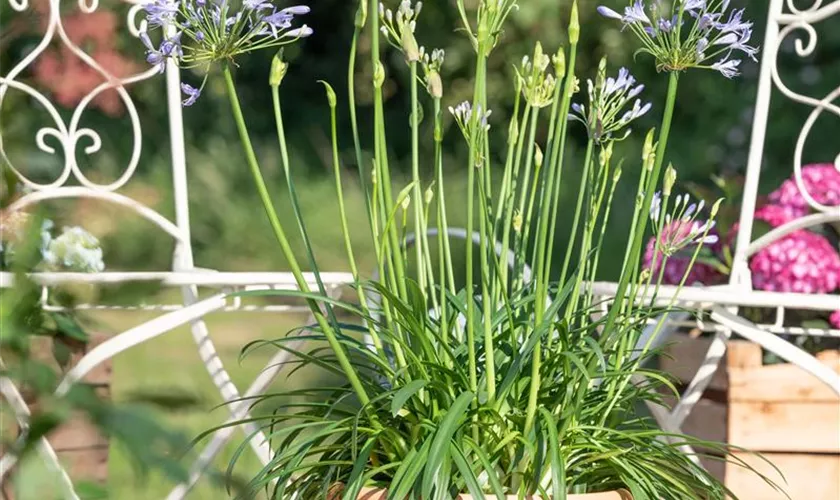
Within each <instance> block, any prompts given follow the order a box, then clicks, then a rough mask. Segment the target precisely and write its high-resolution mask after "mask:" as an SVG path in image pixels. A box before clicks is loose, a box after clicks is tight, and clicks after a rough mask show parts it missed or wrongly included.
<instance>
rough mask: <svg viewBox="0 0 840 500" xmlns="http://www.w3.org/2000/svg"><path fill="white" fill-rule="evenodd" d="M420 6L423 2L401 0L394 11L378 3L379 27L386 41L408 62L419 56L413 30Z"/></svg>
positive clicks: (414, 60)
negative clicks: (380, 24)
mask: <svg viewBox="0 0 840 500" xmlns="http://www.w3.org/2000/svg"><path fill="white" fill-rule="evenodd" d="M422 8H423V2H420V1H418V2H414V3H413V4H412V2H411V0H402V1H401V2H400V6H399V8H397V12H396V13H394V12H393V11H392V10H391V9H387V8H385V4H383V3H381V2H380V4H379V19H380V21H381V22H382V26H380V28H379V29H380V31H382V34H383V35H384V36H385V38H386V39H387V40H388V42H389V43H390V44H391V45H393V46H394V47H395V48H396V49H397V50H399V51H401V52H402V53H403V54H404V55H405V58H406V60H407V61H408V62H417V61H419V60H420V58H421V55H420V49H419V48H418V47H417V40H416V39H415V38H414V30H415V29H416V28H417V17H418V16H419V15H420V10H421V9H422Z"/></svg>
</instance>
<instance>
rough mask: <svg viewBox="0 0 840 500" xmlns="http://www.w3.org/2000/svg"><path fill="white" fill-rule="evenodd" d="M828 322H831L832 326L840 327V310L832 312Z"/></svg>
mask: <svg viewBox="0 0 840 500" xmlns="http://www.w3.org/2000/svg"><path fill="white" fill-rule="evenodd" d="M828 322H829V323H831V326H832V327H834V328H840V311H834V312H833V313H831V316H829V317H828Z"/></svg>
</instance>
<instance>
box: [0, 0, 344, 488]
mask: <svg viewBox="0 0 840 500" xmlns="http://www.w3.org/2000/svg"><path fill="white" fill-rule="evenodd" d="M9 3H10V5H11V7H12V8H13V9H14V10H15V11H19V12H22V11H25V10H26V9H28V8H29V0H9ZM131 3H132V6H131V7H130V9H129V13H128V17H127V25H128V29H129V31H130V32H131V34H132V35H133V36H135V37H136V36H138V35H139V33H140V32H141V31H143V30H145V28H146V21H145V20H141V21H140V22H139V24H138V22H137V18H138V15H139V14H141V13H142V0H133V1H132V2H131ZM59 4H60V0H49V19H48V22H47V26H46V29H45V33H44V36H43V38H42V39H41V41H40V42H39V43H38V44H37V46H36V47H35V48H34V49H33V50H32V51H31V52H30V53H29V54H27V55H26V56H25V57H24V58H23V59H22V60H21V61H20V62H18V63H17V64H16V65H15V66H13V67H12V68H11V69H9V70H8V71H7V72H5V74H0V109H2V105H3V102H4V100H5V98H6V96H7V93H8V92H10V91H18V92H23V93H25V94H27V95H28V96H30V97H31V98H32V99H33V101H34V102H37V103H38V104H39V105H40V106H41V107H42V108H43V109H44V110H45V111H46V112H47V113H48V115H49V116H50V117H51V118H52V120H53V122H54V123H53V124H52V125H49V126H44V127H42V128H41V129H40V130H38V132H37V134H36V136H35V139H36V144H37V146H38V148H39V149H40V150H42V151H44V152H45V153H48V154H53V155H61V156H63V160H64V165H63V168H62V169H61V171H60V173H59V174H58V176H57V177H56V179H55V180H53V181H52V182H47V183H38V182H35V181H33V180H31V179H29V178H27V176H26V175H25V173H24V172H23V171H21V170H19V169H17V168H16V167H15V164H14V162H13V161H12V159H11V158H9V157H8V156H7V154H6V149H5V148H4V145H3V136H2V131H0V154H2V156H3V160H4V161H5V163H6V165H7V166H9V167H10V168H11V169H12V170H13V172H14V173H15V174H16V175H17V177H18V178H19V179H20V181H21V182H22V183H23V184H24V185H25V186H26V187H27V188H28V189H29V190H30V192H29V193H28V194H26V195H24V196H22V197H21V198H19V199H18V200H17V201H16V202H15V203H14V204H13V205H12V206H10V207H8V211H9V212H14V211H17V210H24V209H26V208H27V207H29V206H31V205H33V204H36V203H40V202H43V201H47V200H54V199H61V198H93V199H98V200H101V201H103V202H106V203H110V204H114V205H119V206H122V207H124V208H126V209H128V210H129V211H130V212H133V213H134V214H136V215H138V216H140V217H143V218H145V219H146V220H148V221H149V222H151V223H153V224H154V225H155V226H157V227H158V228H160V229H161V230H162V231H163V232H165V233H166V234H168V235H169V236H171V237H172V238H174V240H175V251H174V255H173V261H172V270H171V271H168V272H154V273H148V272H146V273H137V272H103V273H95V274H80V273H36V274H33V275H32V278H33V279H34V280H36V281H37V282H38V283H40V284H41V285H42V286H43V294H42V299H43V301H44V305H45V307H47V308H50V307H52V306H50V305H49V304H48V303H47V299H48V296H49V290H50V287H52V286H55V285H58V284H61V283H67V282H85V283H93V284H109V283H126V282H136V281H156V282H158V283H160V284H161V285H163V286H169V287H176V288H179V289H180V290H181V294H182V298H183V302H182V303H181V304H153V305H142V306H136V307H127V308H122V307H114V306H106V305H99V304H82V305H80V306H77V307H79V308H82V309H141V310H148V311H157V312H159V313H161V314H160V315H159V316H158V317H156V318H155V319H153V320H151V321H148V322H146V323H144V324H142V325H139V326H137V327H134V328H131V329H129V330H126V331H125V332H122V333H121V334H119V335H117V336H115V337H112V338H111V339H109V340H107V341H105V342H104V343H102V344H100V345H99V346H97V347H95V348H93V349H92V350H91V351H90V352H89V353H87V354H86V355H85V356H84V357H83V358H82V359H81V360H80V362H79V363H78V365H76V366H75V367H74V368H73V369H72V370H70V371H69V372H68V373H67V374H66V376H65V378H64V380H63V381H62V383H61V385H60V386H59V388H58V393H60V394H61V393H65V392H66V391H67V390H69V388H70V387H71V386H72V384H74V383H76V382H77V381H79V380H81V379H82V378H84V376H85V375H86V374H87V373H89V372H90V371H91V370H93V369H94V368H95V367H96V366H98V365H99V364H101V363H103V362H105V361H107V360H108V359H111V358H112V357H113V356H115V355H117V354H119V353H121V352H124V351H126V350H127V349H130V348H131V347H133V346H136V345H139V344H141V343H143V342H146V341H148V340H151V339H153V338H155V337H158V336H160V335H163V334H165V333H168V332H170V331H172V330H173V329H175V328H177V327H179V326H183V325H186V324H189V325H190V328H191V331H192V336H193V339H194V340H195V342H196V346H197V350H198V353H199V356H200V358H201V361H202V362H203V364H204V365H205V367H206V368H207V371H208V373H209V374H210V376H211V378H212V379H213V383H214V385H215V386H216V388H217V389H218V391H219V393H220V396H221V398H222V400H223V401H224V402H226V403H230V404H228V405H226V406H227V407H228V411H229V412H230V417H229V420H228V423H230V422H232V421H234V420H242V419H244V418H246V417H248V412H249V401H248V400H247V398H249V397H253V396H255V395H258V394H260V393H262V392H264V391H265V389H266V388H267V387H268V385H269V384H270V383H271V381H272V380H273V379H274V378H275V377H276V375H277V374H278V373H279V371H280V370H281V369H282V367H283V365H284V363H285V361H286V358H287V357H288V354H287V353H286V352H285V351H280V352H278V353H277V354H276V355H275V356H274V357H273V358H272V359H271V360H270V361H269V362H268V363H267V365H266V367H265V369H264V370H263V371H262V372H260V374H259V375H258V376H257V378H256V379H255V380H254V381H253V382H252V384H251V385H250V387H248V389H247V390H246V391H245V392H244V393H240V391H239V390H238V389H237V388H236V386H235V385H234V384H233V382H232V381H231V379H230V376H229V375H228V372H227V370H226V369H225V367H224V365H223V363H222V362H221V360H220V359H219V357H218V355H217V352H216V348H215V346H214V344H213V341H212V339H211V338H210V335H209V332H208V329H207V325H206V324H205V322H204V321H203V317H204V316H205V315H206V314H208V313H211V312H216V311H273V312H287V311H290V310H301V309H300V308H294V307H292V306H281V305H266V306H255V305H246V304H243V303H242V302H241V300H240V299H239V297H231V294H232V293H234V292H237V291H241V290H254V289H266V288H275V289H296V288H297V285H296V283H295V281H294V279H293V276H292V275H291V274H290V273H273V272H268V273H231V272H217V271H212V270H207V269H200V268H196V267H195V266H194V263H193V254H192V246H191V239H190V220H189V210H188V203H187V202H188V191H187V176H186V154H185V149H184V135H183V120H182V114H181V91H180V73H179V69H178V67H177V65H176V64H175V63H174V62H173V61H170V62H168V63H167V66H166V96H167V108H168V112H169V132H170V140H171V145H172V147H171V155H172V182H173V191H174V201H175V220H174V221H171V220H169V219H168V218H166V217H165V216H163V215H162V214H160V213H158V212H156V211H155V210H153V209H151V208H149V207H147V206H145V205H143V204H142V203H139V202H138V201H136V200H133V199H131V198H129V197H127V196H125V195H123V194H121V193H119V192H118V191H119V190H120V189H121V188H123V187H124V186H125V185H126V184H127V183H128V182H129V180H130V179H131V178H132V176H133V174H134V172H135V170H136V168H137V166H138V164H139V161H140V157H141V139H142V129H141V124H140V118H139V116H138V113H137V110H136V108H135V106H134V102H133V101H132V98H131V96H130V95H129V92H128V87H129V86H130V85H131V84H134V83H137V82H140V81H142V80H146V79H149V78H152V77H154V76H155V75H156V73H157V69H155V68H149V69H148V70H146V71H144V72H142V73H140V74H137V75H132V76H130V77H127V78H117V77H115V76H114V75H111V74H109V73H108V72H107V71H106V70H105V69H104V68H103V67H101V66H100V65H99V64H97V63H96V61H95V60H93V59H92V58H91V57H90V56H89V55H88V54H86V53H85V52H84V51H83V50H82V49H81V48H80V47H78V46H76V45H75V44H74V43H73V42H72V41H71V40H70V39H69V37H68V36H67V34H66V32H65V31H64V27H63V24H62V19H61V14H60V10H59ZM98 4H99V2H98V0H79V2H78V5H79V9H80V10H81V11H82V12H84V13H91V12H94V11H95V10H96V9H97V8H98ZM140 17H142V16H140ZM55 42H58V43H60V44H63V45H64V46H65V47H67V48H69V49H70V50H71V51H72V52H73V53H74V54H75V55H76V56H78V57H79V58H80V59H81V60H83V61H84V62H85V63H86V64H87V65H89V66H90V67H91V68H93V69H95V70H96V71H97V72H98V73H99V74H100V75H101V76H102V81H103V83H102V84H100V85H99V86H97V87H96V88H95V89H94V90H92V91H91V92H90V93H89V94H88V95H86V96H85V97H84V98H83V99H82V100H81V101H80V103H79V104H78V105H77V106H76V108H75V109H74V110H73V113H72V116H71V118H70V121H69V123H65V121H64V120H63V119H62V118H61V116H60V114H59V113H58V110H57V109H56V107H55V106H54V105H53V104H52V102H50V100H49V99H48V98H47V97H45V96H44V95H43V94H42V93H41V92H39V91H38V90H37V89H36V88H34V87H32V86H31V85H29V84H28V83H26V82H24V81H21V80H18V77H19V75H20V74H21V73H22V72H23V71H24V70H25V69H27V68H28V67H29V66H30V65H31V64H33V62H34V61H35V60H36V59H37V58H38V57H39V56H40V55H41V54H42V53H43V52H44V50H45V49H46V48H47V46H49V45H50V44H51V43H55ZM138 47H139V45H138ZM109 89H113V90H115V91H116V92H117V93H118V94H119V96H120V99H121V100H122V103H123V105H124V106H125V109H126V110H127V118H128V120H129V122H130V124H131V128H132V136H133V147H132V150H131V155H130V158H129V161H128V164H127V166H126V168H125V170H124V171H123V173H122V174H121V175H120V176H119V178H118V179H117V180H115V181H113V182H111V183H106V184H99V183H96V182H94V181H92V180H90V179H89V178H88V177H86V176H85V174H84V173H83V172H82V170H81V169H80V168H79V165H78V163H77V160H76V158H77V156H76V155H77V154H78V153H77V146H78V143H79V140H80V139H82V138H84V139H85V140H87V141H88V142H89V145H88V146H87V147H85V148H84V153H85V154H87V155H91V154H95V153H97V152H98V151H99V150H100V148H101V144H102V141H101V138H100V136H99V134H98V132H97V131H95V130H92V129H90V128H84V127H82V126H81V125H80V123H81V118H82V116H83V115H84V113H85V111H86V110H87V107H88V105H89V104H90V102H91V101H92V100H93V99H94V98H95V97H96V96H97V95H99V94H100V93H101V92H103V91H105V90H109ZM47 137H51V138H53V139H55V140H57V141H58V142H59V143H60V144H61V151H60V152H59V151H56V148H54V147H52V146H50V145H49V144H47V143H46V142H45V139H46V138H47ZM320 277H321V279H322V281H323V283H324V285H325V288H326V289H327V293H328V294H330V295H331V296H334V295H335V294H337V293H340V288H341V286H342V285H343V284H347V283H350V282H351V281H352V279H353V278H352V275H351V274H349V273H321V276H320ZM307 281H308V282H309V285H310V286H311V287H312V288H315V287H316V286H317V284H316V280H315V277H314V276H313V275H311V274H310V275H307ZM13 282H14V278H13V276H12V275H11V274H9V273H0V288H6V287H10V286H12V285H13ZM199 287H202V288H211V289H216V293H214V294H213V295H211V296H209V297H207V298H203V299H200V298H199V297H198V288H199ZM1 362H2V360H0V363H1ZM0 394H2V396H3V397H4V398H5V399H6V400H7V401H8V402H9V403H10V407H11V408H12V409H13V411H14V412H15V415H16V418H17V419H18V422H19V424H20V426H21V428H22V429H23V430H24V431H25V429H26V426H27V421H28V417H29V408H28V407H27V406H26V403H25V402H24V400H23V398H22V397H21V395H20V392H19V391H18V389H17V388H16V387H15V386H14V384H13V383H12V381H11V380H10V379H8V378H2V377H0ZM240 427H241V428H242V430H243V431H244V432H245V434H246V436H248V438H249V439H250V445H251V448H252V449H253V451H254V452H255V454H256V455H257V457H258V458H259V460H260V461H261V462H262V463H263V464H267V463H269V461H270V460H271V458H272V455H273V453H272V450H271V448H270V446H269V442H268V440H267V439H266V437H265V435H264V434H263V433H262V431H260V429H259V428H258V427H257V426H256V425H254V424H253V423H250V424H244V425H242V426H240ZM235 429H236V427H228V428H225V429H223V430H220V431H218V432H216V433H215V434H214V435H213V437H212V438H211V440H210V442H209V443H208V444H207V445H206V447H205V449H204V450H203V451H202V453H201V454H200V455H199V457H198V459H197V461H196V462H195V464H194V465H193V467H192V470H191V473H190V478H189V480H188V481H187V482H186V483H184V484H181V485H178V486H177V487H176V488H175V489H174V490H173V491H172V492H171V493H170V495H169V496H168V497H167V498H169V499H170V500H177V499H181V498H184V497H185V496H186V495H187V493H188V492H189V490H190V489H191V488H192V487H193V486H194V485H195V483H196V481H197V480H198V479H199V478H200V476H201V474H202V473H203V472H204V471H205V470H206V468H207V467H208V466H209V464H210V463H211V462H212V460H213V458H214V457H215V456H216V455H217V454H218V453H219V451H220V450H221V448H222V447H223V446H224V444H225V443H226V442H227V441H228V440H229V439H230V437H231V435H232V434H233V431H234V430H235ZM38 451H39V452H40V454H41V455H42V457H43V458H44V459H45V461H46V462H47V463H48V464H50V465H51V466H52V467H53V468H55V469H56V470H57V471H58V472H59V473H60V477H61V479H62V480H63V483H64V485H65V486H66V489H67V497H68V498H71V499H76V498H78V497H77V495H76V493H75V492H74V490H73V485H72V482H71V481H70V479H69V477H68V476H67V474H66V472H65V471H64V470H63V468H62V466H61V464H60V463H59V461H58V458H57V456H56V453H55V451H54V450H53V449H52V447H51V446H50V444H49V442H48V441H47V440H46V439H42V440H41V441H40V442H39V444H38ZM16 461H17V457H16V456H14V455H13V454H10V453H7V454H6V455H4V456H2V458H0V482H2V480H3V479H4V478H5V477H6V475H7V474H8V472H9V470H10V469H11V468H12V467H13V466H14V465H15V463H16Z"/></svg>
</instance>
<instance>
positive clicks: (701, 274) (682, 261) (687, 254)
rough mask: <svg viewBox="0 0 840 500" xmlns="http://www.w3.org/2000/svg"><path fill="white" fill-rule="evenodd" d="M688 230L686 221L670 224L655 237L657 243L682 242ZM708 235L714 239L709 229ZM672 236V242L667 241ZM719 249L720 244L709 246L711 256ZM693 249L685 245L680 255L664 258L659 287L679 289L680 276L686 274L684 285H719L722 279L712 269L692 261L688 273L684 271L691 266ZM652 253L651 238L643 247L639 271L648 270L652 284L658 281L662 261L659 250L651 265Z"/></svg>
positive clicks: (654, 247)
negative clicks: (641, 267) (641, 268)
mask: <svg viewBox="0 0 840 500" xmlns="http://www.w3.org/2000/svg"><path fill="white" fill-rule="evenodd" d="M691 227H692V223H691V222H686V221H673V222H671V223H670V224H666V225H665V227H664V228H662V231H661V232H660V234H659V241H660V242H663V241H669V240H670V239H680V238H683V237H685V236H687V235H688V233H689V232H690V231H691ZM709 235H710V236H712V235H714V236H717V231H715V230H714V229H712V230H711V231H709ZM672 236H674V238H671V237H672ZM719 247H720V243H716V244H713V245H711V249H712V250H713V251H715V252H718V251H719V250H720V248H719ZM696 249H697V246H696V245H688V246H687V247H685V248H683V249H682V250H681V251H680V252H677V253H676V254H674V255H672V256H670V257H668V260H667V261H666V262H665V270H664V271H663V272H662V283H664V284H666V285H679V284H680V282H681V281H682V279H683V276H684V275H685V274H686V271H688V277H687V278H686V280H685V284H686V285H693V284H695V283H700V284H703V285H715V284H719V283H722V282H723V280H724V278H725V276H724V275H723V274H722V273H720V271H718V270H717V269H715V268H714V267H713V266H710V265H708V264H701V263H698V262H697V261H695V262H694V266H692V268H691V269H690V270H689V269H688V265H689V263H690V262H691V256H692V255H694V251H695V250H696ZM655 250H656V238H651V239H650V240H649V241H648V243H647V248H646V249H645V257H644V263H643V268H644V269H650V270H651V272H652V273H653V280H654V282H655V281H656V280H657V279H658V277H659V266H660V263H661V262H662V260H663V255H662V251H661V249H660V251H659V252H656V262H653V260H654V252H655Z"/></svg>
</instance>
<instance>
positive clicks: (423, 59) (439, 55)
mask: <svg viewBox="0 0 840 500" xmlns="http://www.w3.org/2000/svg"><path fill="white" fill-rule="evenodd" d="M445 55H446V54H445V53H444V51H443V49H434V50H433V51H432V53H431V54H429V53H428V52H426V48H425V47H420V65H421V67H422V68H423V78H424V81H423V83H424V84H425V85H426V90H428V91H429V95H431V96H432V97H434V98H436V99H440V98H441V97H442V96H443V81H442V80H441V79H440V68H441V67H443V59H444V56H445Z"/></svg>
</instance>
